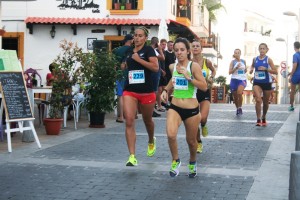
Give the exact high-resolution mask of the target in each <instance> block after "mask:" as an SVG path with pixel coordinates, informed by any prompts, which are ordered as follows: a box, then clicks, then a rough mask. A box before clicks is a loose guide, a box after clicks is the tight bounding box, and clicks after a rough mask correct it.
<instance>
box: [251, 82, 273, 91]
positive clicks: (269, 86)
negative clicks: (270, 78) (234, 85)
mask: <svg viewBox="0 0 300 200" xmlns="http://www.w3.org/2000/svg"><path fill="white" fill-rule="evenodd" d="M254 85H257V86H259V87H260V88H261V89H262V90H263V91H264V90H272V83H255V82H254V83H253V86H254Z"/></svg>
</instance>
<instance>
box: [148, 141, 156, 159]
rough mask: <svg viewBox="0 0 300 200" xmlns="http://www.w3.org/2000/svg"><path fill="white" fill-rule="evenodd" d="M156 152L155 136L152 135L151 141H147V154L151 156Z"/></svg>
mask: <svg viewBox="0 0 300 200" xmlns="http://www.w3.org/2000/svg"><path fill="white" fill-rule="evenodd" d="M155 152H156V137H153V143H148V151H147V156H149V157H152V156H154V154H155Z"/></svg>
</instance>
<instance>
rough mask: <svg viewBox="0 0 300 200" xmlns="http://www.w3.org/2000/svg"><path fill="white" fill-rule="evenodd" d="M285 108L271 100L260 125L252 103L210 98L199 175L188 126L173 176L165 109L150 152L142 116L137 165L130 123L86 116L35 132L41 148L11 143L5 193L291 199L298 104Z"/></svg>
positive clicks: (2, 184) (4, 160) (4, 159)
mask: <svg viewBox="0 0 300 200" xmlns="http://www.w3.org/2000/svg"><path fill="white" fill-rule="evenodd" d="M287 107H288V106H287V105H271V106H270V110H269V112H268V115H267V122H268V126H267V127H256V126H255V122H256V117H255V111H254V105H245V106H244V109H243V110H244V114H243V116H241V117H237V116H235V109H234V105H233V104H212V105H211V111H210V116H209V121H208V128H209V136H208V137H207V138H204V139H203V144H204V151H203V153H202V154H198V175H197V177H196V178H194V179H189V178H188V177H187V176H186V174H187V164H188V158H189V153H188V147H187V144H186V141H185V132H184V128H183V126H182V127H181V128H180V130H179V134H178V148H179V154H180V158H181V160H182V166H181V168H180V174H179V176H178V177H176V178H171V177H169V174H168V171H169V168H170V164H171V155H170V152H169V148H168V143H167V137H166V134H165V113H162V117H160V118H154V121H155V124H156V131H155V133H156V137H157V152H156V154H155V156H154V157H151V158H149V157H147V156H146V150H147V134H146V131H145V127H144V125H143V122H142V119H141V116H139V119H138V120H137V123H136V131H137V145H136V147H137V155H136V156H137V159H138V162H139V165H138V166H137V167H126V166H125V162H126V161H127V158H128V150H127V145H126V140H125V136H124V124H120V123H116V122H115V118H114V116H113V115H109V116H108V117H107V119H106V128H104V129H91V128H85V127H87V123H88V122H87V121H86V119H85V118H83V119H81V122H80V125H79V129H78V130H77V131H74V130H73V128H72V126H70V127H69V128H68V129H66V130H65V131H64V132H63V133H62V134H61V135H59V136H52V137H48V136H45V135H44V133H43V132H41V131H37V132H38V134H39V138H40V140H41V144H42V149H38V148H37V145H36V143H30V144H28V143H26V144H22V145H18V146H14V144H13V152H12V153H7V151H0V152H1V153H0V180H1V181H0V188H1V192H0V199H22V200H23V199H26V200H27V199H38V200H40V199H51V200H53V199H57V200H62V199H65V200H71V199H72V200H73V199H84V200H85V199H91V200H92V199H101V200H102V199H103V200H106V199H111V200H115V199H122V200H124V199H125V200H127V199H138V200H148V199H149V200H150V199H151V200H152V199H167V200H168V199H170V200H171V199H172V200H174V199H184V200H189V199H191V200H195V199H204V200H206V199H213V200H221V199H222V200H235V199H237V200H244V199H247V200H269V199H270V200H271V199H272V200H285V199H288V187H289V183H288V181H289V166H290V155H291V152H293V151H294V149H295V133H296V124H297V121H298V120H299V109H298V106H297V109H296V110H295V111H294V112H288V111H287ZM71 123H72V122H70V124H71ZM41 130H42V129H41ZM15 137H16V138H17V136H15ZM16 138H14V139H16ZM1 145H4V146H5V142H1V143H0V146H1Z"/></svg>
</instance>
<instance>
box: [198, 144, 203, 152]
mask: <svg viewBox="0 0 300 200" xmlns="http://www.w3.org/2000/svg"><path fill="white" fill-rule="evenodd" d="M202 151H203V145H202V143H201V142H198V145H197V153H202Z"/></svg>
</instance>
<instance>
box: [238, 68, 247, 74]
mask: <svg viewBox="0 0 300 200" xmlns="http://www.w3.org/2000/svg"><path fill="white" fill-rule="evenodd" d="M244 73H245V71H244V70H243V69H239V70H237V74H240V75H242V74H244Z"/></svg>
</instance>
